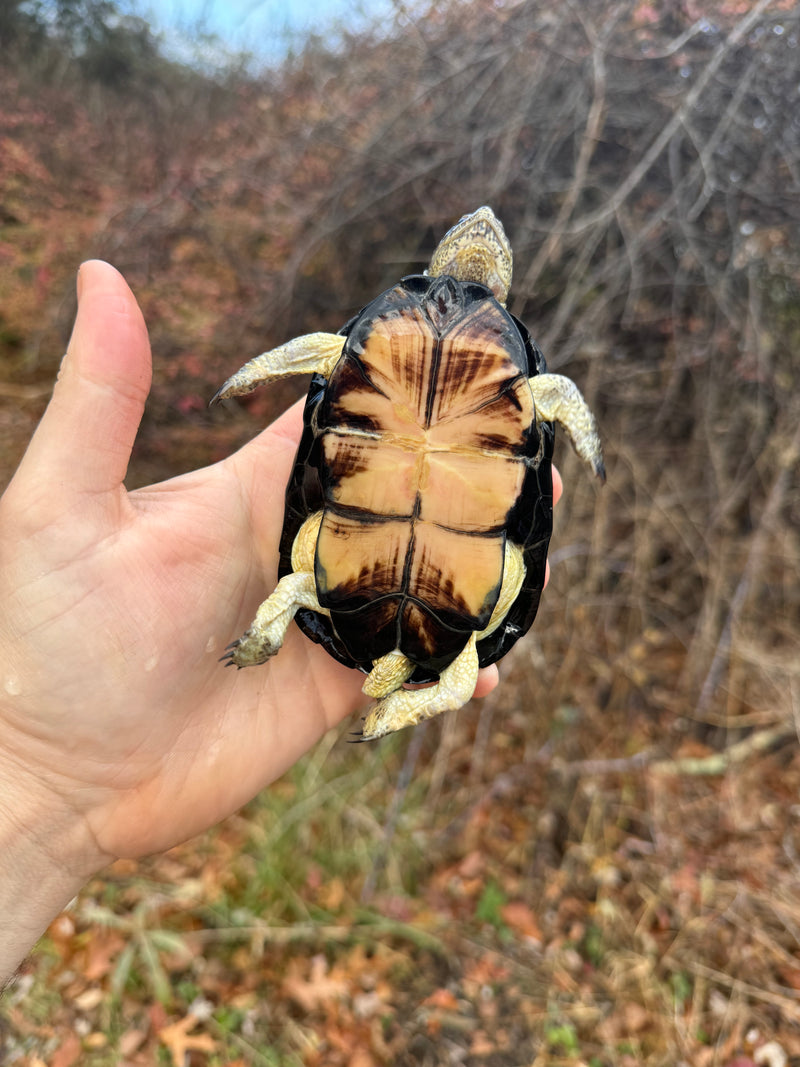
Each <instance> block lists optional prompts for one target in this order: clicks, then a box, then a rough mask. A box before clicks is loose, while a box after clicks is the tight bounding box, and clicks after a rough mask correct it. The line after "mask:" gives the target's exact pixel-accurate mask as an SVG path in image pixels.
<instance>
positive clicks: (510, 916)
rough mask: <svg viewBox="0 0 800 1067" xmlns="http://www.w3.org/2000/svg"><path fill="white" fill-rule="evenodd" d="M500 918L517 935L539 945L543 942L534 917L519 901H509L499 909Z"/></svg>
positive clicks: (525, 905) (526, 906)
mask: <svg viewBox="0 0 800 1067" xmlns="http://www.w3.org/2000/svg"><path fill="white" fill-rule="evenodd" d="M500 918H501V919H502V920H503V922H504V923H505V924H506V926H510V927H511V929H512V930H514V931H515V932H516V933H518V934H522V935H523V937H530V938H532V939H533V940H534V941H538V942H539V943H540V944H541V942H542V941H543V940H544V938H543V935H542V931H541V928H540V926H539V923H538V922H537V921H536V916H535V915H534V913H533V912H532V911H531V909H530V908H529V907H528V905H527V904H525V903H524V902H523V901H521V900H511V901H509V902H508V904H504V905H503V906H502V908H501V909H500Z"/></svg>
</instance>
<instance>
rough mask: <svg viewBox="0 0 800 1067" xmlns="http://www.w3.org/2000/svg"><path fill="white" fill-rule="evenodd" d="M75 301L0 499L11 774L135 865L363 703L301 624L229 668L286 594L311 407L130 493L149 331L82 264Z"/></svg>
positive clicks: (0, 705)
mask: <svg viewBox="0 0 800 1067" xmlns="http://www.w3.org/2000/svg"><path fill="white" fill-rule="evenodd" d="M79 294H80V302H79V312H78V318H77V320H76V324H75V330H74V332H73V336H72V340H71V342H70V346H69V350H68V354H67V356H66V358H65V361H64V364H63V366H62V369H61V373H60V375H59V381H58V383H57V385H56V389H55V391H54V395H53V399H52V401H51V403H50V405H49V407H48V410H47V412H46V414H45V416H44V418H43V420H42V423H41V424H40V426H39V428H38V430H37V432H36V435H35V436H34V439H33V440H32V442H31V445H30V447H29V449H28V452H27V454H26V456H25V458H24V460H23V462H22V464H21V466H20V469H19V471H18V472H17V474H16V476H15V478H14V480H13V481H12V483H11V485H10V486H9V488H8V490H7V491H6V493H5V495H4V496H3V498H2V501H0V649H2V652H3V656H2V661H1V662H2V666H0V732H1V733H2V738H3V742H2V751H0V770H2V765H3V762H4V761H6V762H7V763H9V764H10V765H13V766H14V767H15V768H18V769H19V773H21V774H24V775H26V776H27V777H28V779H29V782H30V788H31V789H32V790H40V791H44V792H47V793H48V794H49V795H51V796H56V797H58V799H59V802H60V803H62V804H63V805H65V806H66V807H67V808H68V809H69V810H70V811H71V812H73V813H74V815H75V816H76V817H77V818H78V819H79V820H81V821H83V822H84V823H85V825H86V827H87V828H88V829H89V831H90V834H91V836H92V838H93V840H94V841H95V842H96V844H97V848H98V850H99V852H100V853H101V854H102V855H104V856H106V857H116V856H136V855H140V854H142V853H145V852H151V851H156V850H159V849H163V848H166V847H168V846H170V845H172V844H174V843H175V842H176V841H179V840H182V839H184V838H186V837H188V836H190V835H191V834H193V833H195V832H197V831H199V830H201V829H203V828H205V827H206V826H208V825H210V824H211V823H213V822H214V821H216V820H218V819H219V818H221V817H222V816H224V815H226V814H228V813H230V812H231V811H233V810H234V809H235V808H237V807H238V806H240V805H241V804H243V803H244V802H246V801H247V800H248V799H250V798H251V797H252V796H253V795H254V794H255V793H256V792H257V791H258V790H259V789H260V788H261V787H262V786H263V785H265V784H266V783H267V782H269V781H271V780H273V779H274V778H275V777H277V776H278V775H279V774H281V773H282V772H283V771H284V770H286V768H287V767H289V766H290V765H291V764H292V763H293V762H294V761H295V760H296V759H297V758H298V757H299V756H300V755H301V754H302V753H303V752H304V751H305V750H306V749H308V748H309V747H310V746H311V745H312V744H313V743H314V742H315V741H316V740H317V739H318V738H319V737H320V736H321V735H322V734H323V733H324V731H325V730H327V729H328V728H330V727H331V726H332V725H334V724H336V723H337V722H339V721H340V720H341V719H343V718H344V717H345V716H346V715H347V714H349V713H351V712H352V711H354V710H355V709H356V708H360V707H365V706H366V704H367V703H368V702H367V701H366V699H365V698H364V697H363V696H362V695H361V692H360V685H361V681H362V680H363V679H361V677H360V676H359V675H358V674H357V672H354V671H351V670H348V669H347V668H344V667H342V666H341V665H339V664H338V663H336V662H335V661H334V660H332V659H331V658H330V657H329V656H328V655H327V654H326V653H325V652H323V651H322V649H320V648H319V647H318V646H315V645H313V644H312V643H311V642H309V641H308V640H307V639H306V638H304V637H302V636H301V635H300V633H299V631H297V630H296V628H294V627H292V628H291V630H290V633H289V635H288V637H287V640H286V643H285V645H284V647H283V649H282V650H281V653H280V655H278V656H277V657H276V658H275V659H274V660H273V661H272V662H271V663H270V664H269V666H267V667H263V668H253V669H250V670H246V671H241V672H236V671H226V670H224V669H223V668H222V666H221V665H220V663H219V662H218V660H219V657H220V655H221V653H222V651H223V648H224V646H225V645H226V644H227V643H228V642H229V641H230V640H232V639H233V638H234V637H236V636H238V635H239V634H240V633H241V632H242V630H243V629H244V628H245V626H246V625H247V624H248V623H249V621H250V619H251V618H252V615H253V612H254V609H255V607H256V605H257V604H258V602H259V600H260V599H261V598H263V596H264V595H265V593H266V592H268V591H269V589H271V587H272V585H273V584H274V581H275V579H276V561H277V548H278V539H279V534H280V525H281V521H282V513H283V493H284V487H285V484H286V480H287V477H288V473H289V470H290V466H291V463H292V460H293V457H294V452H295V449H296V445H297V440H298V438H299V435H300V430H301V415H300V409H299V407H298V406H295V408H293V409H292V410H291V411H289V412H287V413H286V414H285V415H284V416H283V417H282V418H281V419H279V420H278V421H277V422H276V423H275V424H274V425H273V426H271V427H270V428H269V429H267V430H265V431H264V432H263V433H262V434H261V435H260V436H259V437H257V438H256V439H255V440H254V441H252V442H250V443H249V444H248V445H247V446H246V447H245V448H243V449H242V450H241V451H239V452H238V453H236V454H235V455H234V456H231V457H230V458H229V459H227V460H225V461H223V462H222V463H219V464H216V465H215V466H213V467H209V468H207V469H205V470H201V471H196V472H194V473H192V474H188V475H184V476H182V477H179V478H175V479H172V480H170V481H168V482H164V483H162V484H160V485H157V486H153V487H150V488H147V489H142V490H137V491H135V492H133V493H128V492H127V491H126V490H125V488H124V486H123V484H122V480H123V478H124V476H125V471H126V468H127V463H128V459H129V456H130V450H131V446H132V444H133V440H134V437H135V434H136V431H137V428H138V424H139V420H140V418H141V414H142V410H143V407H144V402H145V399H146V396H147V393H148V390H149V386H150V357H149V346H148V342H147V333H146V329H145V326H144V322H143V320H142V317H141V313H140V312H139V309H138V306H137V305H136V302H135V300H134V297H133V295H132V294H131V292H130V290H129V289H128V287H127V285H126V284H125V282H124V280H123V279H122V277H121V276H120V275H119V274H118V273H117V272H116V271H115V270H114V269H113V268H112V267H110V266H108V265H107V264H104V263H99V262H91V263H87V264H84V266H83V267H82V268H81V275H80V278H79ZM495 681H496V670H495V669H494V668H490V669H489V670H488V671H486V672H483V673H482V678H481V681H480V683H479V690H478V691H479V693H480V692H487V691H488V690H489V689H490V688H491V687H492V685H494V684H495Z"/></svg>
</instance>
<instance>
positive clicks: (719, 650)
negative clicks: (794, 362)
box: [695, 423, 800, 719]
mask: <svg viewBox="0 0 800 1067" xmlns="http://www.w3.org/2000/svg"><path fill="white" fill-rule="evenodd" d="M799 460H800V423H799V424H798V426H797V428H796V430H795V434H794V437H793V438H792V440H791V442H790V444H789V446H788V448H786V449H785V451H784V453H783V455H782V456H781V458H780V460H779V470H778V474H777V476H776V478H775V481H774V482H773V484H772V489H771V490H770V493H769V496H768V497H767V502H766V504H765V505H764V511H763V514H762V516H761V522H760V523H759V525H758V529H757V530H756V532H755V534H754V536H753V540H752V543H751V545H750V551H749V552H748V554H747V561H746V563H745V565H744V570H743V571H742V576H741V578H740V579H739V582H738V584H737V586H736V589H735V591H734V594H733V596H732V597H731V603H730V607H729V608H728V614H727V616H726V618H725V622H724V624H723V627H722V631H721V633H720V635H719V640H718V641H717V647H716V648H715V649H714V655H713V657H712V660H711V665H710V667H709V668H708V673H707V674H706V677H705V680H704V682H703V685H702V687H701V689H700V696H699V697H698V700H697V705H696V707H695V716H696V717H697V718H698V719H702V718H703V717H704V715H705V713H706V711H707V709H708V707H709V705H710V703H711V699H712V697H713V695H714V693H715V692H716V690H717V688H718V686H719V684H720V681H721V679H722V676H723V674H724V673H725V670H726V668H727V665H728V660H729V658H730V651H731V643H732V638H733V629H734V627H735V626H736V623H737V622H738V621H739V616H740V615H741V613H742V608H743V607H744V605H745V603H746V601H747V594H748V593H749V591H750V587H751V585H752V584H753V579H754V578H755V576H756V574H757V572H758V569H759V567H760V566H761V560H762V558H763V556H764V551H765V549H766V543H767V537H768V536H769V534H770V533H771V532H772V530H773V529H774V528H775V522H776V519H777V515H778V512H779V510H780V508H781V506H782V504H783V501H784V498H785V496H786V492H787V490H788V488H789V476H790V473H791V472H792V471H793V470H794V469H795V468H796V467H797V464H798V461H799Z"/></svg>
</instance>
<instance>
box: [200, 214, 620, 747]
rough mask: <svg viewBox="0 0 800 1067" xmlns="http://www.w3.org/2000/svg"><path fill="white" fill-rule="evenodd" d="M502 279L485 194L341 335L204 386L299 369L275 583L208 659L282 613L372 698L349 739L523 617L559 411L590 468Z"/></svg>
mask: <svg viewBox="0 0 800 1067" xmlns="http://www.w3.org/2000/svg"><path fill="white" fill-rule="evenodd" d="M511 274H512V251H511V246H510V244H509V241H508V238H507V237H506V234H505V231H504V229H503V226H502V224H501V223H500V221H499V219H498V218H497V217H496V215H495V214H494V212H493V211H492V209H491V208H490V207H486V206H484V207H481V208H479V209H478V210H477V211H474V212H472V213H471V214H468V215H465V216H464V217H463V218H461V219H460V220H459V222H457V223H456V224H455V225H454V226H453V227H452V228H451V229H450V230H448V232H447V233H446V234H445V236H444V237H443V238H442V240H441V241H440V243H439V244H438V246H437V247H436V249H435V251H434V253H433V256H432V257H431V260H430V264H429V266H428V268H427V270H425V271H424V272H423V273H422V274H412V275H409V276H406V277H404V278H402V279H401V280H400V281H399V282H398V283H397V284H395V285H393V286H392V287H391V288H389V289H387V290H386V291H385V292H383V293H381V294H380V295H379V296H378V297H376V298H375V299H374V300H372V301H371V302H370V303H369V304H367V305H366V307H364V308H363V309H362V310H361V311H360V312H359V313H358V314H357V315H356V316H355V317H354V318H352V319H350V321H349V322H347V323H346V324H345V325H344V326H343V327H342V329H341V330H340V331H339V333H335V334H334V333H311V334H306V335H304V336H302V337H297V338H294V339H293V340H291V341H288V342H287V343H285V344H283V345H281V346H280V347H278V348H275V349H272V350H271V351H269V352H265V353H264V354H262V355H260V356H256V357H255V358H254V359H252V360H250V361H249V362H248V363H246V364H245V365H244V366H243V367H242V368H241V369H240V370H238V371H237V372H236V373H235V374H233V375H232V376H231V377H230V378H229V379H228V380H227V381H226V382H225V383H224V385H223V386H222V387H221V389H220V390H219V391H218V392H217V393H216V395H215V396H214V398H213V399H214V400H222V399H226V398H228V397H233V396H239V395H242V394H245V393H249V392H250V391H251V390H253V389H255V388H256V387H257V386H258V385H261V384H262V383H265V382H270V381H274V380H277V379H280V378H284V377H285V376H287V375H294V374H306V373H310V374H311V375H312V377H311V384H310V387H309V391H308V395H307V398H306V403H305V409H304V416H303V433H302V437H301V440H300V443H299V447H298V451H297V455H296V458H295V462H294V467H293V470H292V473H291V476H290V479H289V483H288V486H287V489H286V504H285V512H284V523H283V532H282V536H281V542H280V561H279V568H278V577H279V581H278V584H277V586H276V588H275V590H274V592H273V593H272V594H271V595H270V596H269V597H268V598H267V599H266V600H265V601H264V603H263V604H262V605H261V607H260V608H259V609H258V612H257V614H256V617H255V619H254V620H253V622H252V623H251V625H250V627H249V628H248V629H247V630H246V631H245V632H244V634H242V636H241V637H239V638H238V639H237V640H235V641H234V642H233V643H232V644H231V645H229V646H228V649H227V650H226V654H225V656H223V657H222V658H223V660H224V662H225V663H226V664H227V665H228V666H236V667H240V668H241V667H246V666H252V665H255V664H260V663H264V662H265V661H266V660H268V659H269V658H270V657H271V656H274V655H275V654H276V653H277V652H278V651H279V650H280V648H281V645H282V644H283V641H284V638H285V636H286V632H287V629H288V627H289V625H290V623H291V621H292V620H293V619H295V620H296V622H297V624H298V625H299V627H300V629H301V630H302V631H303V632H304V633H305V634H306V636H307V637H309V638H310V639H311V640H312V641H316V642H318V643H319V644H321V645H322V646H323V648H325V649H326V651H327V652H328V653H329V654H330V655H332V656H333V657H334V658H335V659H337V660H339V661H340V662H341V663H344V664H346V665H347V666H349V667H353V668H357V669H359V670H361V671H363V672H364V673H365V674H366V675H367V678H366V680H365V682H364V685H363V692H364V693H365V694H366V695H367V696H369V697H372V698H374V700H375V703H374V705H373V706H372V707H371V709H370V710H369V712H368V714H367V715H366V718H365V719H364V722H363V728H362V731H361V734H360V738H359V739H362V740H373V739H375V738H379V737H382V736H383V735H385V734H389V733H391V732H393V731H395V730H399V729H401V728H403V727H406V726H410V725H415V724H417V723H418V722H420V721H422V720H423V719H428V718H431V717H433V716H434V715H438V714H439V713H441V712H444V711H448V710H454V709H456V708H459V707H461V706H462V705H463V704H465V703H466V702H467V701H468V700H469V699H470V697H471V696H472V694H473V691H474V689H475V684H476V681H477V676H478V670H479V668H480V667H484V666H487V665H488V664H490V663H494V662H496V661H497V660H499V659H500V658H501V657H502V656H504V655H505V654H506V653H507V652H508V651H509V649H510V648H511V647H512V646H513V645H514V644H515V642H516V641H517V640H518V639H519V638H520V637H522V635H523V634H525V633H526V632H527V631H528V629H529V628H530V626H531V624H532V623H533V620H534V617H535V615H536V612H537V609H538V606H539V598H540V594H541V591H542V588H543V586H544V580H545V564H546V559H547V549H548V544H549V541H550V536H551V532H552V525H553V519H552V512H553V483H552V466H551V461H552V455H553V442H554V434H555V424H558V425H560V426H561V427H562V428H563V429H564V430H565V432H566V433H567V436H568V437H569V439H570V441H571V443H572V445H573V447H574V448H575V450H576V452H577V453H578V455H579V456H580V457H581V458H582V459H583V460H584V461H585V462H586V463H587V464H588V465H589V467H590V468H591V469H592V471H593V472H594V474H595V475H596V476H597V477H598V478H599V479H600V480H601V481H604V480H605V467H604V462H603V451H602V446H601V442H600V437H599V434H598V429H597V424H596V421H595V418H594V416H593V415H592V412H591V411H590V409H589V407H588V405H587V404H586V401H585V400H584V398H583V396H582V395H581V393H580V391H579V390H578V387H577V386H576V385H575V383H574V382H572V381H571V380H570V379H569V378H567V377H564V376H563V375H558V374H551V373H548V371H547V367H546V364H545V359H544V356H543V355H542V353H541V351H540V350H539V348H538V346H537V345H536V343H535V342H534V341H533V340H532V338H531V336H530V334H529V332H528V330H527V328H526V327H525V326H524V325H523V323H522V322H521V321H519V319H517V318H516V317H515V316H514V315H512V314H511V313H510V312H509V311H508V310H507V309H506V299H507V296H508V292H509V288H510V285H511ZM406 683H409V684H408V685H406ZM414 683H429V684H428V685H427V686H426V687H420V686H417V687H416V688H413V687H412V686H413V684H414Z"/></svg>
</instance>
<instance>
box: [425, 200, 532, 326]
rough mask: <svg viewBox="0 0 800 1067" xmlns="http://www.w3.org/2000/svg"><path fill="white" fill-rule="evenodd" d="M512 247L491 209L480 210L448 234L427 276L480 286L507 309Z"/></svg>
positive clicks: (433, 259)
mask: <svg viewBox="0 0 800 1067" xmlns="http://www.w3.org/2000/svg"><path fill="white" fill-rule="evenodd" d="M511 268H512V259H511V245H510V244H509V243H508V238H507V237H506V235H505V231H504V229H503V227H502V225H501V223H500V220H499V219H498V218H497V216H496V215H495V213H494V212H493V211H492V209H491V208H490V207H479V208H478V210H477V211H473V212H472V214H471V215H465V216H464V217H463V218H462V219H459V221H458V222H457V223H456V224H455V226H453V227H452V228H451V229H449V230H448V231H447V233H446V234H445V235H444V237H443V238H442V239H441V241H440V242H439V244H438V245H437V247H436V251H435V252H434V253H433V256H432V257H431V263H430V266H429V267H428V269H427V270H426V271H425V273H426V274H429V275H431V277H433V278H438V277H439V275H441V274H449V275H450V277H451V278H456V279H457V280H458V281H460V282H480V284H481V285H485V286H487V287H488V288H489V289H491V290H492V292H493V293H494V295H495V296H496V297H497V299H498V301H499V302H500V303H501V304H503V305H505V302H506V298H507V297H508V290H509V289H510V288H511Z"/></svg>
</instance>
